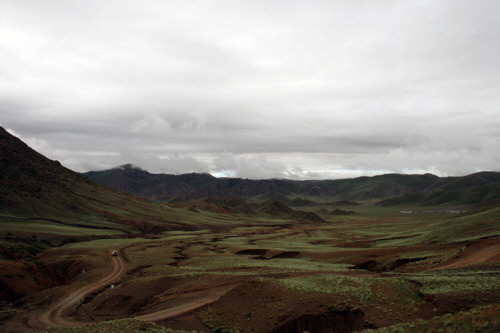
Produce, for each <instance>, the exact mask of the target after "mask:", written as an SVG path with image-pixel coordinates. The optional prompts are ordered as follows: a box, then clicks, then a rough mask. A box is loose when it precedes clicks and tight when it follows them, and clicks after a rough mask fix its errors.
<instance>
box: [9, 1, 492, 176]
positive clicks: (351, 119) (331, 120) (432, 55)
mask: <svg viewBox="0 0 500 333" xmlns="http://www.w3.org/2000/svg"><path fill="white" fill-rule="evenodd" d="M499 12H500V3H497V2H493V1H472V0H459V1H453V2H452V1H437V0H429V1H404V2H401V1H370V2H366V1H357V0H355V1H331V2H324V1H308V2H303V1H287V2H282V1H263V0H262V1H259V0H258V1H211V2H206V1H191V0H189V1H169V2H164V1H158V0H147V1H141V2H140V3H139V2H136V1H127V0H125V1H120V2H117V1H106V2H103V1H97V0H89V1H85V2H77V1H56V0H47V1H44V2H43V3H38V2H35V1H29V0H19V1H15V2H3V3H1V4H0V31H1V32H0V37H1V38H0V57H1V59H2V61H1V62H0V117H1V118H0V122H1V124H2V126H4V127H6V128H8V129H10V130H11V131H13V132H15V133H17V135H19V136H20V137H21V138H23V139H25V140H26V141H27V142H28V143H29V144H30V145H31V146H32V147H33V148H35V149H37V150H39V151H40V152H42V153H43V154H45V155H46V156H48V157H49V158H52V159H58V160H60V161H61V162H62V163H63V164H64V165H66V166H68V167H70V168H72V169H74V170H76V171H88V170H95V169H103V168H108V167H114V166H117V165H119V164H123V163H129V162H130V163H134V164H136V165H139V166H141V167H142V168H144V169H147V170H150V171H153V172H167V173H176V172H179V173H184V172H193V171H194V172H210V173H213V174H216V175H232V176H238V177H248V178H269V177H286V178H297V179H301V178H332V177H333V178H338V177H341V178H345V177H354V176H359V175H373V174H377V173H382V172H415V173H423V172H433V173H436V174H439V175H462V174H467V173H472V172H475V171H478V170H494V169H498V167H497V166H498V164H499V160H500V153H499V152H497V149H495V148H496V146H497V145H498V141H499V135H500V133H499V132H500V131H499V130H498V129H499V128H500V126H499V125H500V113H499V112H498V105H499V97H498V91H499V90H500V79H499V77H500V75H499V74H500V73H499V68H500V66H499V61H498V53H499V51H500V44H499V43H498V40H500V26H499V24H498V23H497V21H498V19H497V18H498V14H499Z"/></svg>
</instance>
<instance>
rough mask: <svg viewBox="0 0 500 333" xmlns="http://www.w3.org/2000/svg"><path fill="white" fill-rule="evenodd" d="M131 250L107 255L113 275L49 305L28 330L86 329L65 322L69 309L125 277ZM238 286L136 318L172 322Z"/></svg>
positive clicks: (190, 295) (194, 294) (189, 297)
mask: <svg viewBox="0 0 500 333" xmlns="http://www.w3.org/2000/svg"><path fill="white" fill-rule="evenodd" d="M130 246H133V245H128V246H126V247H122V248H119V249H118V251H119V255H118V256H112V255H111V251H108V253H107V255H108V259H109V261H110V262H111V265H112V271H111V272H110V274H109V275H108V276H106V277H105V278H103V279H101V280H99V281H97V282H95V283H92V284H88V285H86V286H83V287H81V288H79V289H77V290H75V291H73V292H71V293H70V294H68V295H66V296H64V297H63V298H61V299H60V300H58V301H57V302H55V303H54V304H52V305H51V306H50V307H49V308H47V309H45V310H43V312H41V313H35V314H33V315H32V316H31V317H29V318H28V320H27V324H28V326H29V327H30V328H46V327H51V326H82V325H85V323H84V322H79V321H72V320H71V319H68V317H67V316H68V315H69V313H70V311H71V309H72V308H73V309H74V308H76V307H77V306H78V304H79V303H80V302H81V301H82V300H83V299H84V298H85V296H86V295H87V294H89V293H92V292H93V291H95V290H99V289H101V288H103V287H106V286H109V285H111V284H113V283H114V282H116V281H118V280H119V279H120V278H121V277H122V276H123V275H125V273H126V272H127V271H128V269H129V263H130V261H129V259H128V258H127V256H126V254H125V251H124V250H125V248H127V247H130ZM237 285H238V284H231V285H219V286H212V287H210V288H206V289H203V290H198V291H194V292H191V293H186V294H184V295H182V297H180V298H179V300H178V302H177V303H178V304H177V305H174V306H172V307H170V308H168V309H163V310H159V311H155V312H152V313H148V314H145V315H140V316H137V317H135V318H136V319H140V320H145V321H160V320H164V319H168V318H172V317H175V316H178V315H180V314H183V313H186V312H188V311H191V310H194V309H196V308H198V307H200V306H203V305H205V304H207V303H211V302H214V301H216V300H217V299H219V298H220V297H221V296H223V295H224V294H225V293H227V292H228V291H229V290H231V289H233V288H235V287H236V286H237Z"/></svg>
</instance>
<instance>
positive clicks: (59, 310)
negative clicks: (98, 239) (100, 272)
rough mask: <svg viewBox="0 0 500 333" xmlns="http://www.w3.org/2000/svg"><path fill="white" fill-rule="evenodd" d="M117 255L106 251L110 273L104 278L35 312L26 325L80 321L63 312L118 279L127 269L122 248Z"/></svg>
mask: <svg viewBox="0 0 500 333" xmlns="http://www.w3.org/2000/svg"><path fill="white" fill-rule="evenodd" d="M118 251H119V255H118V256H112V255H111V251H108V253H107V254H108V259H109V261H110V262H111V265H112V270H111V273H110V274H109V275H108V276H106V277H105V278H103V279H101V280H99V281H97V282H95V283H92V284H88V285H86V286H84V287H82V288H80V289H77V290H75V291H73V292H72V293H70V294H69V295H66V296H65V297H63V298H61V299H60V300H59V301H57V302H56V303H54V304H53V305H51V306H50V307H49V308H48V309H46V310H44V312H42V313H38V314H35V315H33V316H31V317H30V318H29V319H28V325H29V326H30V327H32V328H44V327H50V326H78V325H81V324H82V323H80V322H75V321H71V320H68V319H67V318H65V314H66V313H67V312H68V311H69V310H70V309H71V308H72V307H76V306H77V305H78V303H79V302H81V301H82V300H83V299H84V298H85V295H87V294H88V293H91V292H93V291H94V290H97V289H100V288H102V287H105V286H108V285H111V284H112V283H114V282H116V281H117V280H119V279H120V278H121V277H122V276H123V275H124V274H125V273H126V272H127V270H128V266H129V263H128V260H127V257H126V255H125V252H124V248H121V249H118Z"/></svg>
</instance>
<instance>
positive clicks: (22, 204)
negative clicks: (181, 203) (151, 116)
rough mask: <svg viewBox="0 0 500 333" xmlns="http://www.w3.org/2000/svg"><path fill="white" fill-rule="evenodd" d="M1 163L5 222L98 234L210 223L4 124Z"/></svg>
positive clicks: (0, 204) (0, 201)
mask: <svg viewBox="0 0 500 333" xmlns="http://www.w3.org/2000/svg"><path fill="white" fill-rule="evenodd" d="M0 169H1V170H2V172H1V173H0V221H1V222H2V223H4V224H5V225H6V223H19V224H20V225H21V223H27V222H28V221H31V222H30V223H39V224H43V223H45V224H47V225H48V226H50V227H55V225H58V226H65V227H67V228H70V227H76V228H86V229H92V230H96V231H95V234H98V232H97V231H98V230H104V231H106V230H108V232H107V234H109V233H113V232H115V233H122V234H123V233H133V232H138V231H139V232H142V233H153V234H154V233H158V232H161V231H165V230H197V229H200V228H204V227H205V226H202V225H200V224H198V223H196V222H186V221H196V220H194V219H192V218H191V217H190V216H189V214H192V213H190V212H187V211H184V210H178V209H177V210H176V209H173V208H169V207H166V206H165V205H160V204H157V203H154V202H150V201H149V200H146V199H141V198H135V197H131V196H130V195H126V194H123V193H120V192H117V191H115V190H112V189H110V188H107V187H105V186H103V185H100V184H99V183H97V182H95V181H93V180H90V179H89V178H87V177H84V176H82V175H80V174H78V173H76V172H73V171H71V170H69V169H67V168H65V167H63V166H62V165H61V164H60V163H59V162H57V161H52V160H50V159H47V158H46V157H44V156H43V155H41V154H39V153H38V152H36V151H34V150H33V149H31V148H30V147H28V146H27V145H26V144H25V143H24V142H22V141H21V140H19V139H18V138H16V137H14V136H13V135H11V134H10V133H8V132H7V131H6V130H5V129H3V128H1V127H0ZM47 228H48V227H47ZM70 229H71V228H70ZM64 230H65V231H67V230H66V229H64ZM71 230H74V231H75V232H76V233H78V232H77V230H76V229H71Z"/></svg>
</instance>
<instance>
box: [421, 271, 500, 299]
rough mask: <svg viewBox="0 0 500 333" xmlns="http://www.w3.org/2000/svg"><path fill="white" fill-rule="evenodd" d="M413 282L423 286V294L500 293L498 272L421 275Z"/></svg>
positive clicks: (443, 272)
mask: <svg viewBox="0 0 500 333" xmlns="http://www.w3.org/2000/svg"><path fill="white" fill-rule="evenodd" d="M411 280H412V281H417V282H419V283H421V284H422V288H421V289H420V292H421V293H423V294H444V293H474V292H479V291H493V290H495V291H499V290H500V276H499V275H498V272H496V271H485V272H478V271H471V272H447V271H436V272H433V273H420V274H413V275H412V276H411Z"/></svg>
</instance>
